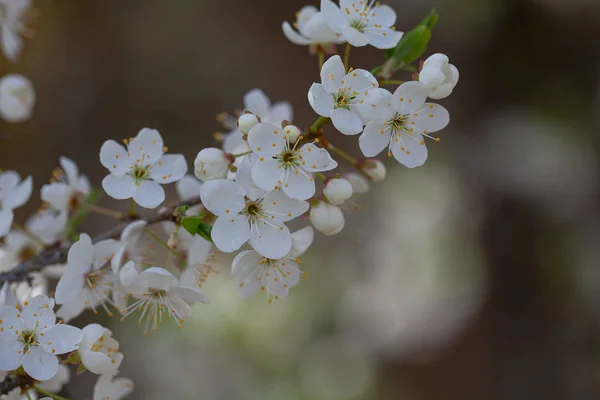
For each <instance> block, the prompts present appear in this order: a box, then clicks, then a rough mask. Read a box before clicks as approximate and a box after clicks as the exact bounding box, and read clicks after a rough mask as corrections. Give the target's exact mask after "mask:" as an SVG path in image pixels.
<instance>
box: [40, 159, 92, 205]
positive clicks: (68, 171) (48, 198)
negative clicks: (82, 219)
mask: <svg viewBox="0 0 600 400" xmlns="http://www.w3.org/2000/svg"><path fill="white" fill-rule="evenodd" d="M60 166H61V168H57V169H55V170H54V172H53V174H52V181H51V183H49V184H47V185H44V186H42V194H41V197H42V201H45V202H46V203H48V204H50V206H52V208H54V209H55V210H59V211H67V212H74V211H75V210H77V208H78V207H79V206H80V204H81V203H82V202H84V201H85V199H86V198H87V196H88V195H89V194H90V182H89V181H88V179H87V177H86V176H85V175H79V168H78V167H77V164H75V163H74V162H73V161H71V160H70V159H68V158H66V157H61V158H60Z"/></svg>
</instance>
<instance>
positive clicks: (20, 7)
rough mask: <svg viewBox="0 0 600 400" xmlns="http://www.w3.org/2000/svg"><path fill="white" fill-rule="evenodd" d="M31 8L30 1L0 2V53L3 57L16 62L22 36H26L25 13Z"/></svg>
mask: <svg viewBox="0 0 600 400" xmlns="http://www.w3.org/2000/svg"><path fill="white" fill-rule="evenodd" d="M30 8H31V0H1V1H0V27H2V32H1V33H0V35H1V36H2V53H4V57H6V58H7V59H8V60H10V61H12V62H16V61H17V58H18V57H19V55H20V54H21V50H22V49H23V39H22V38H21V35H22V34H27V33H28V32H29V31H28V28H27V27H26V22H27V21H26V17H27V12H28V11H29V9H30Z"/></svg>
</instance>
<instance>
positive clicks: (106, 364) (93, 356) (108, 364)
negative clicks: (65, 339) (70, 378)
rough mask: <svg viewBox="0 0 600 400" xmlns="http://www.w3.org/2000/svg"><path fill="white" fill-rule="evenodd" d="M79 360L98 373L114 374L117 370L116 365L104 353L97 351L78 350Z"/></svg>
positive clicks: (91, 370)
mask: <svg viewBox="0 0 600 400" xmlns="http://www.w3.org/2000/svg"><path fill="white" fill-rule="evenodd" d="M79 354H80V355H81V362H82V363H83V365H84V366H85V367H86V368H87V369H89V370H90V372H92V373H94V374H98V375H106V374H114V373H116V372H117V370H118V368H119V367H118V365H117V363H116V362H115V363H114V364H113V362H112V360H111V359H110V358H109V357H108V356H107V355H106V354H104V353H101V352H99V351H80V352H79Z"/></svg>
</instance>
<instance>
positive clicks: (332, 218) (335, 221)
mask: <svg viewBox="0 0 600 400" xmlns="http://www.w3.org/2000/svg"><path fill="white" fill-rule="evenodd" d="M309 217H310V223H311V224H312V226H314V227H315V229H316V230H318V231H319V232H321V233H323V234H325V235H327V236H333V235H337V234H338V233H340V232H341V231H342V229H344V225H345V224H346V220H345V218H344V214H343V213H342V210H341V209H340V208H339V207H338V206H334V205H332V204H329V203H327V202H325V201H319V202H318V203H317V204H315V205H313V206H312V207H311V208H310V214H309Z"/></svg>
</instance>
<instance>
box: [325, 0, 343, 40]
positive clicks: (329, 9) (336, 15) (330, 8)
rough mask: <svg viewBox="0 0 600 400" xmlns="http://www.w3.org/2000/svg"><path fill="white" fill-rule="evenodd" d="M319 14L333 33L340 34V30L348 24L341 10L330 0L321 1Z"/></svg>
mask: <svg viewBox="0 0 600 400" xmlns="http://www.w3.org/2000/svg"><path fill="white" fill-rule="evenodd" d="M321 13H322V14H323V17H324V18H325V21H327V25H329V27H330V28H331V30H332V31H334V32H337V33H342V28H343V27H345V26H348V24H349V23H350V22H349V21H348V19H347V18H346V16H345V15H344V13H343V12H342V10H340V9H339V7H338V6H337V5H335V3H334V2H332V1H331V0H321Z"/></svg>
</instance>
